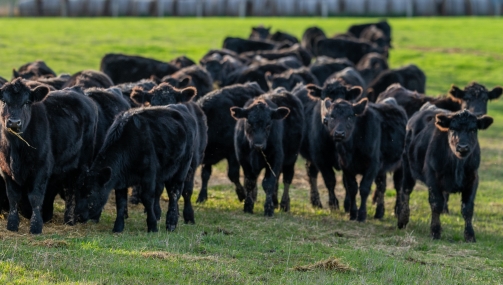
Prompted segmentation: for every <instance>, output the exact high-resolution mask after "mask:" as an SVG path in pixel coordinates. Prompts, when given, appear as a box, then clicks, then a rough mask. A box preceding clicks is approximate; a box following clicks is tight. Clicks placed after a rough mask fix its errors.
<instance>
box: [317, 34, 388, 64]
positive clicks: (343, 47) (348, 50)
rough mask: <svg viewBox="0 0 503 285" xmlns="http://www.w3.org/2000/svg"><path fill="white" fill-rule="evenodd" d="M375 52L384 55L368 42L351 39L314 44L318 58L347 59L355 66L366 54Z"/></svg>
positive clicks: (325, 40) (330, 40) (329, 40)
mask: <svg viewBox="0 0 503 285" xmlns="http://www.w3.org/2000/svg"><path fill="white" fill-rule="evenodd" d="M371 52H377V53H379V54H386V52H385V50H383V49H381V48H379V47H378V46H376V45H373V44H372V43H370V42H367V41H363V40H359V39H356V40H353V39H340V38H337V39H322V40H319V41H318V42H317V43H316V53H317V55H318V56H320V55H324V56H329V57H332V58H343V57H345V58H347V59H349V60H350V61H351V62H352V63H354V64H357V63H358V62H359V61H360V60H361V59H362V58H363V56H365V55H366V54H368V53H371Z"/></svg>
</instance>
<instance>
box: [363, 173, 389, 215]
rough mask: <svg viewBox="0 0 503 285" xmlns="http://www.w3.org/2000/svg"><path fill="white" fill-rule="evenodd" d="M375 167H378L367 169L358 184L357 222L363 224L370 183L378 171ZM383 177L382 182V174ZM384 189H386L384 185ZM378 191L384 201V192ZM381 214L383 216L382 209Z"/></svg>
mask: <svg viewBox="0 0 503 285" xmlns="http://www.w3.org/2000/svg"><path fill="white" fill-rule="evenodd" d="M377 167H378V165H375V166H371V167H370V168H369V169H367V173H365V174H363V177H362V180H361V182H360V209H359V210H358V221H359V222H365V221H366V220H367V199H368V197H369V195H370V188H371V187H372V183H373V182H374V180H376V178H377V174H378V171H379V169H378V168H377ZM383 175H384V180H385V181H386V173H384V174H383ZM384 183H385V182H384ZM381 187H382V186H381ZM384 187H386V184H384ZM380 191H382V194H380V195H381V196H383V198H382V199H384V191H383V190H380ZM383 207H384V201H383ZM383 214H384V209H383Z"/></svg>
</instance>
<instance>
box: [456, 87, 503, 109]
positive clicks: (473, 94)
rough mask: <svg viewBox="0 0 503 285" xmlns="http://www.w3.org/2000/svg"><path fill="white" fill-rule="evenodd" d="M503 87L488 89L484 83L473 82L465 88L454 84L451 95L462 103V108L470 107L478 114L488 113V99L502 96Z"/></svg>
mask: <svg viewBox="0 0 503 285" xmlns="http://www.w3.org/2000/svg"><path fill="white" fill-rule="evenodd" d="M502 92H503V89H502V88H501V87H495V88H494V89H493V90H491V91H488V90H487V89H486V88H485V87H484V86H483V85H480V84H478V83H475V82H474V83H472V84H470V85H468V86H466V87H465V89H464V90H461V89H459V88H458V87H456V86H455V85H452V87H451V90H449V95H450V96H451V97H452V98H453V99H454V100H455V101H458V102H459V103H460V104H461V108H462V109H468V110H469V111H470V112H472V113H474V114H476V115H483V114H487V101H489V100H494V99H497V98H499V97H500V96H501V93H502Z"/></svg>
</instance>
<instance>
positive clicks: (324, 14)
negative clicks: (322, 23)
mask: <svg viewBox="0 0 503 285" xmlns="http://www.w3.org/2000/svg"><path fill="white" fill-rule="evenodd" d="M321 16H322V17H323V18H326V17H328V4H327V1H326V0H321Z"/></svg>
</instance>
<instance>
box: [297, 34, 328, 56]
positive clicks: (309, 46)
mask: <svg viewBox="0 0 503 285" xmlns="http://www.w3.org/2000/svg"><path fill="white" fill-rule="evenodd" d="M326 38H327V36H326V35H325V32H323V30H322V29H320V28H318V27H310V28H307V29H306V30H305V31H304V34H302V41H301V46H302V47H303V48H305V49H306V50H307V51H309V52H310V53H311V54H312V55H314V56H318V53H317V50H316V46H317V44H318V41H319V40H322V39H326Z"/></svg>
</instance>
